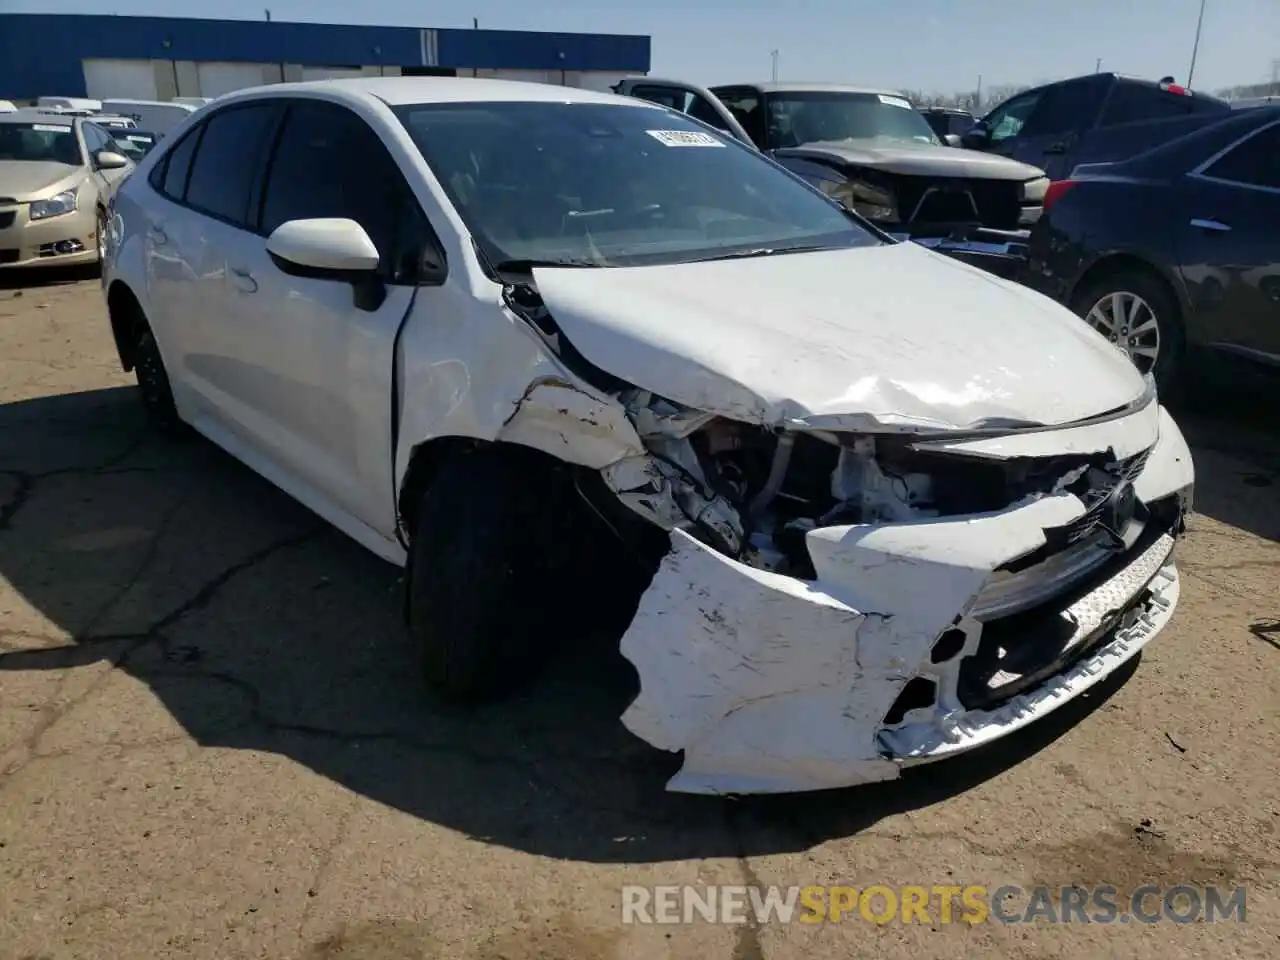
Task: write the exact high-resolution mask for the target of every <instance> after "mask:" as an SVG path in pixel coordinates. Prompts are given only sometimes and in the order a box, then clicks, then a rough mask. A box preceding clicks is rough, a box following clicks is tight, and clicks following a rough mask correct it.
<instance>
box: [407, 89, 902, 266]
mask: <svg viewBox="0 0 1280 960" xmlns="http://www.w3.org/2000/svg"><path fill="white" fill-rule="evenodd" d="M395 112H396V114H397V115H398V116H399V118H400V120H401V122H402V123H403V124H404V125H405V128H406V129H407V130H408V131H409V135H410V136H411V137H412V138H413V141H414V143H416V144H417V146H418V149H419V150H421V151H422V154H423V156H424V157H425V159H426V161H427V163H428V164H429V165H430V167H431V169H432V171H433V172H434V173H435V175H436V177H437V178H438V179H439V181H440V183H441V185H442V186H443V187H444V190H445V192H446V193H447V194H448V196H449V199H450V200H451V201H452V203H453V205H454V206H455V207H456V208H457V210H458V213H459V214H460V215H461V216H462V219H463V220H464V222H465V223H466V224H467V227H468V229H470V231H471V233H472V234H473V236H474V237H475V239H476V242H477V244H479V246H480V248H481V251H482V252H483V253H484V255H485V257H486V258H487V259H488V260H489V262H490V263H491V264H498V263H501V262H511V261H535V262H536V263H572V264H575V265H585V266H629V265H638V264H648V263H679V262H684V261H691V260H704V259H712V258H717V257H728V256H740V255H744V254H750V255H764V254H768V253H782V252H787V251H795V250H809V249H829V248H836V247H855V246H868V245H873V244H879V243H880V242H881V241H880V240H879V239H878V238H877V237H876V235H875V234H873V233H872V232H871V231H870V230H868V229H867V228H865V227H863V226H862V225H861V224H860V223H859V222H858V221H857V220H856V219H855V218H854V217H852V216H851V215H849V214H847V213H846V212H845V211H844V210H842V209H841V208H840V207H839V206H837V205H836V204H835V203H834V202H832V201H831V200H828V199H827V198H825V197H824V196H822V195H821V194H820V193H818V192H817V191H816V190H814V189H812V188H810V187H809V186H807V185H806V184H804V183H803V182H801V181H799V180H798V179H797V178H795V177H794V176H792V175H791V174H789V173H787V172H785V171H784V170H782V169H780V168H779V167H777V166H775V165H774V164H773V163H772V162H770V161H768V160H766V159H765V158H764V157H763V156H761V155H760V154H759V153H757V152H756V151H754V150H751V149H750V148H748V147H744V146H742V145H740V144H738V143H737V142H736V141H735V140H733V139H731V138H729V137H721V136H718V135H715V134H712V133H710V132H708V130H707V128H706V127H703V126H701V125H700V124H698V123H697V122H696V121H693V120H690V119H689V118H688V117H685V116H683V115H680V114H677V113H674V112H673V111H667V110H660V109H656V108H652V107H648V106H640V105H638V104H637V105H636V106H630V105H621V104H620V105H613V104H600V103H541V102H519V103H488V102H479V103H433V104H414V105H411V106H403V107H397V108H396V111H395Z"/></svg>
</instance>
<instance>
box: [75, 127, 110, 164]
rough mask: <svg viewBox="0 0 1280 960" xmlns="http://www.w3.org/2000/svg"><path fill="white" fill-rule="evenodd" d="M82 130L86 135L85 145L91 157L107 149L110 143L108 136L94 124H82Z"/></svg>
mask: <svg viewBox="0 0 1280 960" xmlns="http://www.w3.org/2000/svg"><path fill="white" fill-rule="evenodd" d="M80 129H81V131H82V132H83V133H84V145H85V149H87V150H88V151H89V156H93V155H94V154H95V153H97V152H98V151H99V150H105V149H106V148H107V143H108V142H109V140H108V137H107V135H106V134H105V133H103V132H102V131H101V130H99V129H98V128H97V127H95V126H94V125H93V124H92V123H85V124H81V126H80Z"/></svg>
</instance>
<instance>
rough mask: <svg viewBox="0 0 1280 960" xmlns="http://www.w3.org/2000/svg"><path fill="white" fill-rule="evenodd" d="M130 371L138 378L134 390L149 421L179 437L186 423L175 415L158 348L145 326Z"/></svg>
mask: <svg viewBox="0 0 1280 960" xmlns="http://www.w3.org/2000/svg"><path fill="white" fill-rule="evenodd" d="M133 372H134V376H136V377H137V378H138V391H139V393H140V394H141V396H142V406H143V407H144V408H145V409H146V411H147V419H149V420H150V421H151V425H152V426H153V427H155V429H156V430H157V431H158V432H159V433H161V434H163V435H164V436H166V437H173V438H180V437H183V436H185V435H186V434H187V425H186V424H185V423H184V422H183V421H182V418H181V417H180V416H178V409H177V407H175V406H174V403H173V389H172V388H171V387H170V386H169V374H168V373H167V372H166V371H165V368H164V360H163V359H162V358H161V356H160V348H159V346H157V345H156V338H155V335H154V334H153V333H152V332H151V329H150V328H149V327H143V328H142V330H141V332H140V333H139V334H138V341H137V344H136V345H135V346H134V356H133Z"/></svg>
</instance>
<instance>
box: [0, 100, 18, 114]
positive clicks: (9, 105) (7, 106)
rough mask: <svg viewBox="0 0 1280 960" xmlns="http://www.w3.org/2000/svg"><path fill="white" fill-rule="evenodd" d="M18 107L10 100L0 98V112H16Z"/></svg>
mask: <svg viewBox="0 0 1280 960" xmlns="http://www.w3.org/2000/svg"><path fill="white" fill-rule="evenodd" d="M17 112H18V108H17V107H16V106H15V105H14V103H13V101H12V100H0V113H17Z"/></svg>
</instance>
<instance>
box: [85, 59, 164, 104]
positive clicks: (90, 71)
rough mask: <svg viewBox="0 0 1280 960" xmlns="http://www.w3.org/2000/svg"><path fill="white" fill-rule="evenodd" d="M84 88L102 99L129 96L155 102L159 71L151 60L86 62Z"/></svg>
mask: <svg viewBox="0 0 1280 960" xmlns="http://www.w3.org/2000/svg"><path fill="white" fill-rule="evenodd" d="M83 67H84V85H85V90H86V91H87V92H88V94H89V96H91V97H96V98H97V99H99V100H109V99H112V98H120V97H128V98H130V99H135V100H155V99H157V98H158V97H159V93H158V92H157V91H156V68H155V64H154V63H153V62H152V61H151V60H85V61H83Z"/></svg>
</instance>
